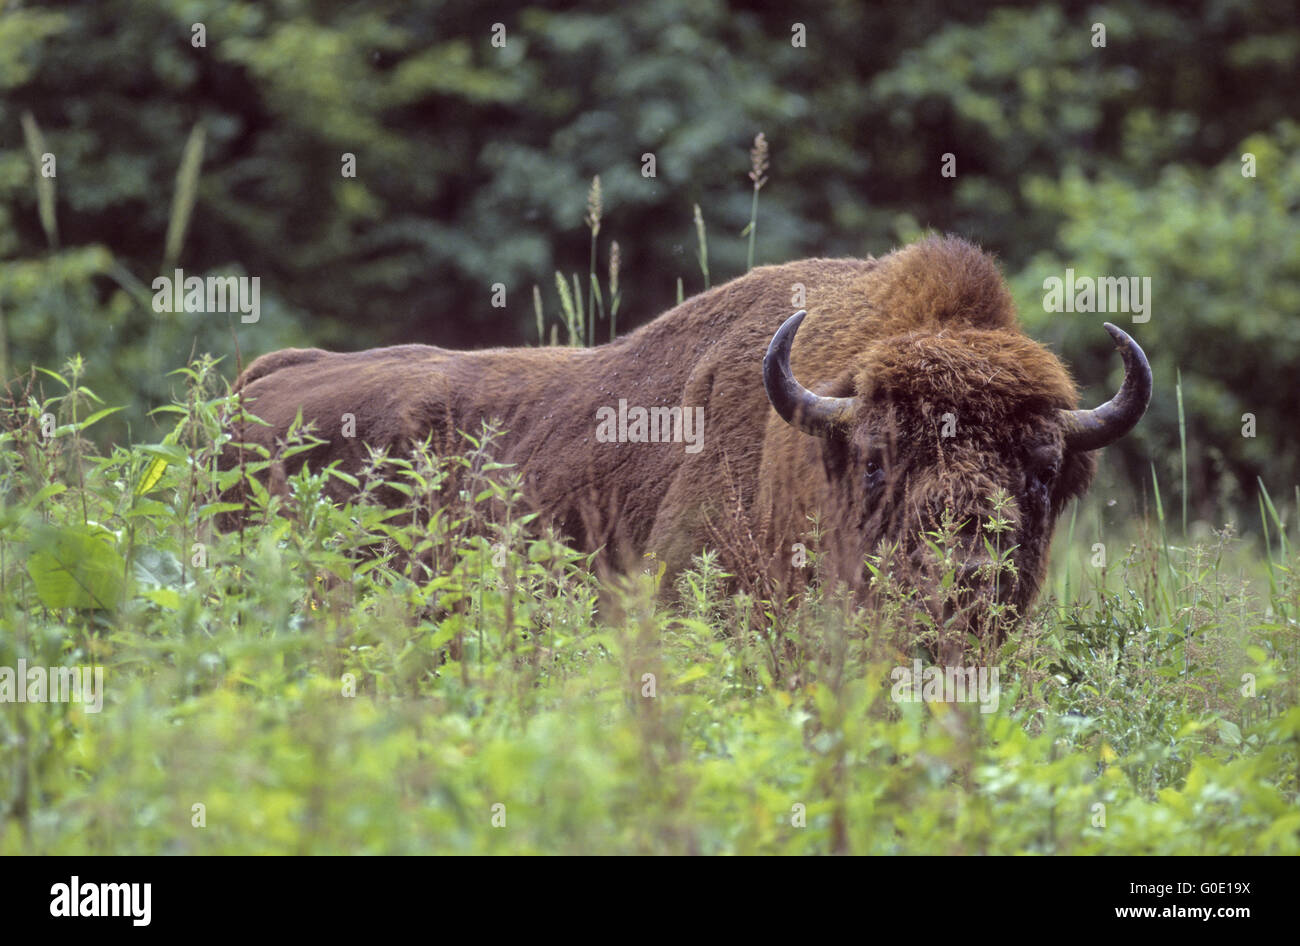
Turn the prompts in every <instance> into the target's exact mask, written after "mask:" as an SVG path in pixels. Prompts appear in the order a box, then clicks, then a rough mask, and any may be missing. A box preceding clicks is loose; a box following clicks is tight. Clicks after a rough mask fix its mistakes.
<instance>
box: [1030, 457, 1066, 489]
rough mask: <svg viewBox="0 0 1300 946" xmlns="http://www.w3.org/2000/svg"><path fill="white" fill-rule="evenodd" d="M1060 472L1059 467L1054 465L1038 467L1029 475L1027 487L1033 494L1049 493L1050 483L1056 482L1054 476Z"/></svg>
mask: <svg viewBox="0 0 1300 946" xmlns="http://www.w3.org/2000/svg"><path fill="white" fill-rule="evenodd" d="M1058 472H1060V469H1059V467H1057V466H1056V465H1055V464H1053V465H1052V466H1040V467H1038V468H1037V469H1035V470H1034V471H1033V472H1031V473H1030V475H1029V485H1030V486H1031V487H1032V488H1033V490H1034V492H1041V493H1047V492H1050V491H1051V488H1052V483H1054V482H1055V481H1056V474H1057V473H1058Z"/></svg>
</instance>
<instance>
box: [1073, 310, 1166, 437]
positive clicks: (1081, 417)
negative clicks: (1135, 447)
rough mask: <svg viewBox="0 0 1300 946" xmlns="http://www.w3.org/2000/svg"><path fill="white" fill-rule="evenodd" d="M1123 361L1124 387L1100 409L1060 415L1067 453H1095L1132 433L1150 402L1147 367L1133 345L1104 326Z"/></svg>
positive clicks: (1148, 366)
mask: <svg viewBox="0 0 1300 946" xmlns="http://www.w3.org/2000/svg"><path fill="white" fill-rule="evenodd" d="M1106 331H1108V332H1110V337H1111V338H1113V339H1114V340H1115V347H1116V348H1118V349H1119V354H1120V357H1121V358H1123V359H1124V383H1123V384H1122V385H1120V389H1119V392H1118V393H1117V394H1116V395H1115V396H1114V397H1113V398H1111V399H1110V400H1109V401H1107V402H1106V403H1105V404H1103V405H1101V407H1097V408H1093V409H1092V410H1090V411H1061V420H1062V426H1063V427H1064V430H1065V446H1066V447H1067V449H1070V450H1099V449H1101V448H1102V447H1105V446H1107V445H1108V444H1112V443H1114V442H1115V441H1116V440H1118V439H1119V438H1120V437H1123V436H1124V435H1125V434H1126V433H1128V432H1129V431H1130V430H1132V429H1133V427H1134V426H1135V425H1136V424H1137V422H1138V421H1139V420H1141V419H1142V415H1143V414H1144V413H1146V409H1147V404H1148V403H1149V402H1150V401H1151V365H1150V364H1148V363H1147V356H1146V355H1145V354H1143V353H1142V349H1141V348H1139V347H1138V344H1137V342H1135V341H1133V339H1131V338H1129V337H1128V335H1127V334H1125V333H1124V332H1123V331H1121V330H1120V329H1117V328H1116V327H1115V326H1113V325H1111V324H1110V323H1109V322H1107V323H1106Z"/></svg>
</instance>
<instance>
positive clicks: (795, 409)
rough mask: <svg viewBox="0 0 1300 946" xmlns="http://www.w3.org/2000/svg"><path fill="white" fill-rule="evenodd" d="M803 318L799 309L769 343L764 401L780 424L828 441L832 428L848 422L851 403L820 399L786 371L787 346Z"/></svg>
mask: <svg viewBox="0 0 1300 946" xmlns="http://www.w3.org/2000/svg"><path fill="white" fill-rule="evenodd" d="M807 314H808V313H807V312H805V311H804V310H803V309H800V310H799V311H798V312H796V313H795V314H794V315H792V316H790V318H788V319H786V320H785V324H784V325H782V326H781V327H780V328H779V329H777V330H776V334H775V335H773V336H772V343H771V344H770V345H768V346H767V354H766V355H764V356H763V386H764V387H765V388H767V399H768V400H769V401H771V402H772V406H773V407H774V408H776V412H777V413H778V414H780V415H781V419H782V420H783V421H785V422H786V423H787V424H790V425H791V426H793V427H796V428H798V429H799V430H802V431H803V432H804V433H806V434H812V435H813V436H814V437H829V436H830V435H831V433H832V432H833V431H834V429H835V428H837V427H840V428H842V427H844V426H847V425H848V424H849V422H850V421H851V420H852V417H853V403H854V399H853V398H851V397H822V396H820V395H817V394H813V393H812V392H811V391H809V390H808V389H807V388H805V387H804V386H803V385H802V384H800V383H799V382H798V381H796V380H795V379H794V375H793V374H792V373H791V371H790V346H791V345H792V344H794V333H795V332H797V331H799V323H801V322H802V321H803V319H804V316H805V315H807Z"/></svg>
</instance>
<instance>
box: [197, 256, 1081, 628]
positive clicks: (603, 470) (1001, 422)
mask: <svg viewBox="0 0 1300 946" xmlns="http://www.w3.org/2000/svg"><path fill="white" fill-rule="evenodd" d="M799 287H803V290H804V292H805V293H806V296H805V300H806V301H805V302H804V303H803V304H802V307H803V308H806V309H807V310H808V316H807V319H806V321H805V322H804V324H803V326H802V328H801V329H800V330H799V333H798V335H797V337H796V338H795V342H794V346H793V351H792V355H791V362H790V363H791V366H792V369H793V372H794V375H795V377H796V378H798V380H799V381H801V382H802V383H803V384H804V385H805V386H806V387H808V388H810V389H812V390H813V391H815V392H817V393H818V394H830V395H840V396H849V395H856V396H858V397H859V399H860V403H861V404H862V405H863V406H862V408H861V409H860V410H859V411H858V416H857V417H856V418H855V420H854V424H853V429H852V430H851V432H849V433H848V434H846V435H845V436H842V437H832V438H828V439H822V438H817V437H811V436H808V435H807V434H804V433H802V432H800V431H798V430H796V429H795V428H794V427H792V426H790V425H789V424H786V423H785V422H783V421H782V420H781V419H780V418H779V417H778V416H777V414H776V413H775V412H774V411H773V409H772V408H771V406H770V405H769V402H768V399H767V397H766V395H765V392H764V386H763V378H762V367H761V363H762V359H763V354H764V352H765V351H766V349H767V346H768V343H769V341H770V340H771V339H772V336H773V333H774V332H776V330H777V329H778V328H779V327H780V326H781V324H782V323H783V322H784V321H785V319H786V318H787V317H789V315H790V314H791V312H792V310H793V309H794V308H796V306H793V305H792V298H793V294H794V293H795V292H796V290H797V289H798V288H799ZM236 388H237V389H238V390H239V391H241V392H242V393H243V394H244V396H245V398H246V400H247V404H248V407H249V410H251V412H252V413H254V414H256V415H258V416H260V417H262V418H263V419H265V420H266V421H268V422H269V424H270V426H269V427H266V428H262V427H252V426H250V427H249V428H248V429H247V432H246V436H247V437H248V438H249V439H250V440H251V441H253V442H257V443H260V444H262V445H264V446H266V447H267V448H268V449H270V450H271V451H272V452H274V450H275V443H276V440H277V438H283V436H284V433H285V431H286V429H287V428H288V426H289V424H290V423H291V422H292V420H293V418H294V415H295V414H296V413H297V412H298V410H299V409H301V410H302V412H303V414H304V416H305V417H306V418H307V419H308V420H314V421H315V422H316V425H317V430H318V433H319V435H320V436H322V437H324V438H326V439H327V440H328V444H327V445H326V446H323V447H320V448H317V449H316V450H315V451H313V452H311V453H309V454H307V455H306V458H307V459H308V460H309V461H310V462H311V464H312V466H313V468H318V467H320V466H321V465H323V464H325V463H327V462H329V461H332V460H341V461H342V464H341V466H342V468H343V469H345V470H347V471H349V472H353V473H355V472H357V471H358V469H359V468H360V467H361V465H362V463H363V461H364V459H365V455H366V451H365V448H364V447H363V442H365V443H369V444H372V445H375V446H380V447H389V448H391V449H393V450H394V451H401V450H404V449H406V448H407V447H408V446H409V444H410V443H411V442H412V441H414V440H418V439H422V438H424V437H426V436H428V435H429V434H431V433H432V434H434V435H435V438H436V442H437V445H438V446H439V447H440V448H441V449H454V448H455V446H456V445H455V443H454V435H451V431H454V430H456V429H460V430H464V431H476V430H477V429H478V427H479V424H480V421H481V420H482V419H485V418H488V417H493V416H495V417H497V418H499V419H500V421H501V422H502V424H503V425H504V427H505V428H506V430H507V431H508V433H507V434H506V435H505V436H504V439H503V441H502V442H501V449H500V451H499V453H498V459H499V460H502V461H503V462H507V463H513V464H516V465H517V468H518V469H519V470H520V471H522V473H523V475H524V482H525V491H526V495H527V497H528V500H529V501H530V502H531V504H532V505H533V506H534V507H535V508H536V509H538V510H540V511H541V512H543V513H544V514H545V515H546V516H548V517H550V518H551V519H552V520H553V521H555V522H557V523H559V524H560V525H561V527H562V528H563V530H564V531H565V532H566V533H567V534H568V535H569V537H570V538H571V539H572V540H573V541H575V542H576V543H577V544H578V545H579V546H581V547H584V548H587V549H594V548H597V547H600V546H602V545H603V546H604V547H605V555H606V556H607V560H608V561H610V562H612V563H614V564H615V565H618V566H621V567H623V568H627V567H629V566H632V565H634V564H636V563H638V562H639V560H640V557H641V556H642V555H643V554H644V553H647V552H654V553H655V554H657V555H658V556H659V558H660V560H661V561H663V562H664V563H665V564H666V565H667V571H668V574H667V575H666V576H665V580H666V581H670V580H671V577H672V576H673V575H674V574H675V573H676V572H677V571H679V570H680V569H681V568H682V567H684V566H686V565H688V564H689V562H690V557H691V555H692V554H693V553H695V552H698V551H699V550H700V549H702V548H704V547H705V546H707V545H716V541H714V540H716V538H717V536H718V534H719V523H724V522H725V523H727V524H728V529H729V530H730V532H731V533H732V534H738V535H742V536H744V537H746V538H747V540H748V541H749V542H750V544H751V547H752V548H754V549H761V550H762V551H761V553H754V554H750V555H748V556H747V557H748V558H749V560H748V561H739V560H735V555H736V553H734V551H733V553H732V555H733V560H731V561H724V563H723V564H724V566H725V567H727V568H728V569H729V570H732V571H737V572H746V571H748V572H753V571H755V570H756V569H757V571H758V572H759V573H761V574H765V575H767V576H768V577H769V578H771V579H772V580H773V581H775V582H777V583H779V584H782V585H784V586H786V587H793V586H795V585H797V584H798V582H799V581H800V570H799V569H797V568H795V567H794V565H792V564H791V557H792V553H791V549H792V546H793V545H794V543H796V542H804V543H808V542H809V541H810V539H809V534H810V519H811V518H814V517H815V518H818V519H820V523H821V528H822V530H823V531H824V533H825V538H824V541H823V545H824V548H825V549H826V550H827V551H829V552H831V553H832V555H831V558H832V560H833V562H834V563H835V568H836V569H838V570H839V572H840V573H841V574H842V576H843V577H844V578H845V579H846V580H848V581H849V582H850V583H851V584H852V585H855V586H860V585H861V584H862V579H863V575H864V572H863V568H862V561H863V555H865V554H869V553H871V552H873V551H874V550H876V549H878V548H881V547H882V546H884V545H885V544H888V543H896V544H897V545H898V546H899V549H900V553H901V554H903V555H905V556H910V557H911V558H912V559H913V560H916V561H917V562H918V565H919V559H920V558H922V557H923V556H921V555H920V550H921V549H922V547H923V544H922V542H921V540H920V539H919V538H918V535H917V534H918V533H919V532H921V531H923V530H927V529H933V528H935V527H936V525H937V523H938V521H939V518H940V514H941V513H942V511H943V510H948V511H949V512H950V513H951V514H952V516H953V517H954V518H955V519H956V520H957V522H959V523H964V531H963V532H962V537H963V541H964V542H965V543H966V546H965V547H966V554H967V555H968V556H969V558H970V561H972V562H974V561H977V560H978V559H979V558H980V557H981V556H982V555H983V554H984V553H983V551H982V550H983V541H982V540H983V538H984V534H982V533H981V531H980V523H981V522H982V521H983V519H984V518H985V517H986V516H987V514H988V512H989V509H990V506H989V501H990V496H991V495H992V493H993V492H994V490H995V489H996V488H998V487H1001V488H1002V489H1004V490H1006V492H1007V493H1008V494H1009V495H1010V497H1011V502H1010V505H1009V506H1008V507H1007V515H1008V517H1009V518H1010V519H1011V520H1012V522H1013V523H1014V528H1013V530H1012V531H1011V532H1010V533H1004V534H1003V535H1002V536H1001V537H1000V543H1001V546H1002V547H1004V548H1005V547H1009V546H1010V545H1016V546H1017V547H1018V548H1017V550H1016V552H1015V553H1014V561H1015V563H1016V566H1017V569H1018V571H1019V581H1017V582H1012V583H1008V584H1010V585H1012V586H1013V587H1011V588H1010V589H1009V590H1006V591H1003V592H1001V593H1000V594H999V597H1002V598H1004V600H1007V601H1009V602H1011V603H1014V604H1017V605H1020V606H1022V607H1023V606H1024V605H1027V604H1028V603H1029V602H1030V601H1032V600H1033V598H1034V596H1035V594H1036V593H1037V591H1038V587H1039V585H1040V584H1041V581H1042V578H1043V575H1044V572H1045V569H1046V560H1047V545H1048V542H1049V539H1050V534H1051V530H1052V525H1053V522H1054V520H1055V518H1056V516H1057V515H1058V514H1059V513H1060V511H1061V509H1062V507H1063V505H1064V504H1065V502H1066V501H1067V500H1068V499H1069V498H1070V497H1072V496H1075V495H1078V494H1079V493H1081V492H1082V491H1083V490H1084V489H1086V487H1087V485H1088V482H1089V480H1090V479H1091V477H1092V473H1093V455H1092V454H1090V453H1084V454H1071V453H1068V452H1066V451H1065V450H1064V446H1063V438H1062V433H1061V431H1060V430H1059V429H1058V423H1057V419H1056V414H1055V410H1056V409H1057V408H1073V407H1075V406H1076V403H1075V402H1076V391H1075V387H1074V384H1073V382H1072V381H1071V379H1070V376H1069V374H1068V372H1067V371H1066V369H1065V368H1064V367H1063V366H1062V365H1061V363H1060V362H1059V361H1058V360H1057V359H1056V357H1055V356H1053V355H1052V354H1051V353H1050V352H1048V351H1047V350H1046V349H1045V348H1043V347H1042V346H1041V345H1039V344H1037V343H1035V342H1033V341H1032V340H1030V339H1029V338H1027V337H1025V336H1024V335H1023V334H1021V332H1020V328H1019V325H1018V323H1017V319H1016V315H1015V311H1014V308H1013V305H1012V301H1011V298H1010V295H1009V293H1008V290H1007V288H1006V286H1005V284H1004V283H1003V280H1002V278H1001V276H1000V274H999V272H998V269H997V267H996V265H995V264H994V262H993V261H992V259H991V258H990V257H989V256H987V255H985V254H984V253H982V252H981V251H980V250H978V249H977V248H976V247H974V246H971V245H970V244H968V243H966V242H963V241H962V240H959V239H955V238H932V239H927V240H925V241H923V242H920V243H917V244H914V245H911V246H908V247H906V248H904V249H902V250H899V251H897V252H894V253H891V254H890V255H888V256H886V257H883V258H880V259H868V260H852V259H810V260H802V261H799V262H794V263H788V264H785V265H780V266H766V267H762V268H760V269H756V270H754V271H753V272H751V273H749V274H748V275H745V276H742V277H740V278H738V279H735V280H733V281H731V282H729V283H727V284H725V285H723V286H720V287H717V288H715V289H713V290H711V291H709V292H705V293H703V294H702V295H699V296H696V297H694V298H692V299H688V300H687V301H686V302H684V303H682V304H681V305H679V306H677V307H676V308H674V309H672V310H671V311H670V312H668V313H666V314H664V315H663V316H661V317H660V318H658V319H656V320H655V321H653V322H651V323H650V324H648V325H646V326H644V327H642V328H641V329H639V330H637V331H636V332H633V333H632V334H630V335H627V336H625V337H623V338H621V339H619V340H617V341H615V342H613V343H611V344H608V345H604V346H600V347H598V348H594V349H587V350H583V349H571V348H540V349H501V348H498V349H489V350H484V351H472V352H454V351H447V350H444V349H439V348H432V347H427V346H422V345H402V346H398V347H395V348H382V349H375V350H371V351H361V352H354V353H350V354H336V353H330V352H325V351H321V350H318V349H308V350H288V351H281V352H275V353H272V354H270V355H265V356H263V357H261V358H259V359H258V360H257V361H255V362H254V363H253V364H252V365H250V366H249V368H248V369H247V370H246V371H245V372H244V373H243V374H242V375H241V376H240V378H239V379H238V381H237V382H236ZM620 398H623V399H626V401H627V403H628V405H629V406H639V407H646V408H652V407H683V408H695V407H703V408H704V418H705V427H704V440H703V444H704V446H703V449H702V450H701V451H700V452H698V453H688V452H686V450H685V445H684V444H682V443H602V442H598V441H597V438H596V428H597V410H598V408H601V407H606V406H608V407H613V408H617V405H618V402H619V399H620ZM349 413H350V414H353V415H355V417H356V431H357V436H356V438H354V439H345V438H343V437H342V436H341V433H340V432H341V425H342V417H343V415H344V414H349ZM945 413H951V414H952V415H953V418H954V419H955V423H956V427H955V431H954V435H953V436H948V437H944V436H941V433H942V427H943V415H944V414H945ZM236 459H237V456H236V455H235V453H234V451H233V450H232V451H228V453H227V455H226V456H225V457H224V458H223V465H224V466H227V467H229V466H231V465H232V464H233V463H234V462H236ZM302 459H303V457H302V456H301V455H300V456H299V457H297V458H295V461H292V462H291V463H290V464H289V471H290V472H292V470H293V469H296V467H297V466H298V465H300V464H301V461H302ZM333 488H334V489H335V490H342V488H343V487H342V486H341V484H337V483H336V484H335V485H334V487H333ZM335 495H336V496H338V497H339V498H342V495H343V494H342V492H336V493H335ZM227 524H229V523H227ZM723 552H724V554H725V553H726V550H725V549H724V550H723ZM922 570H923V571H924V568H922Z"/></svg>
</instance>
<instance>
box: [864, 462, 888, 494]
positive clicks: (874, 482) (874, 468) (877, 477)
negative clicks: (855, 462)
mask: <svg viewBox="0 0 1300 946" xmlns="http://www.w3.org/2000/svg"><path fill="white" fill-rule="evenodd" d="M865 479H866V483H867V487H868V488H869V489H875V488H877V487H878V486H880V484H881V483H883V482H884V480H885V471H884V468H883V467H881V465H880V462H879V461H878V460H868V461H867V467H866V476H865Z"/></svg>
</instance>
